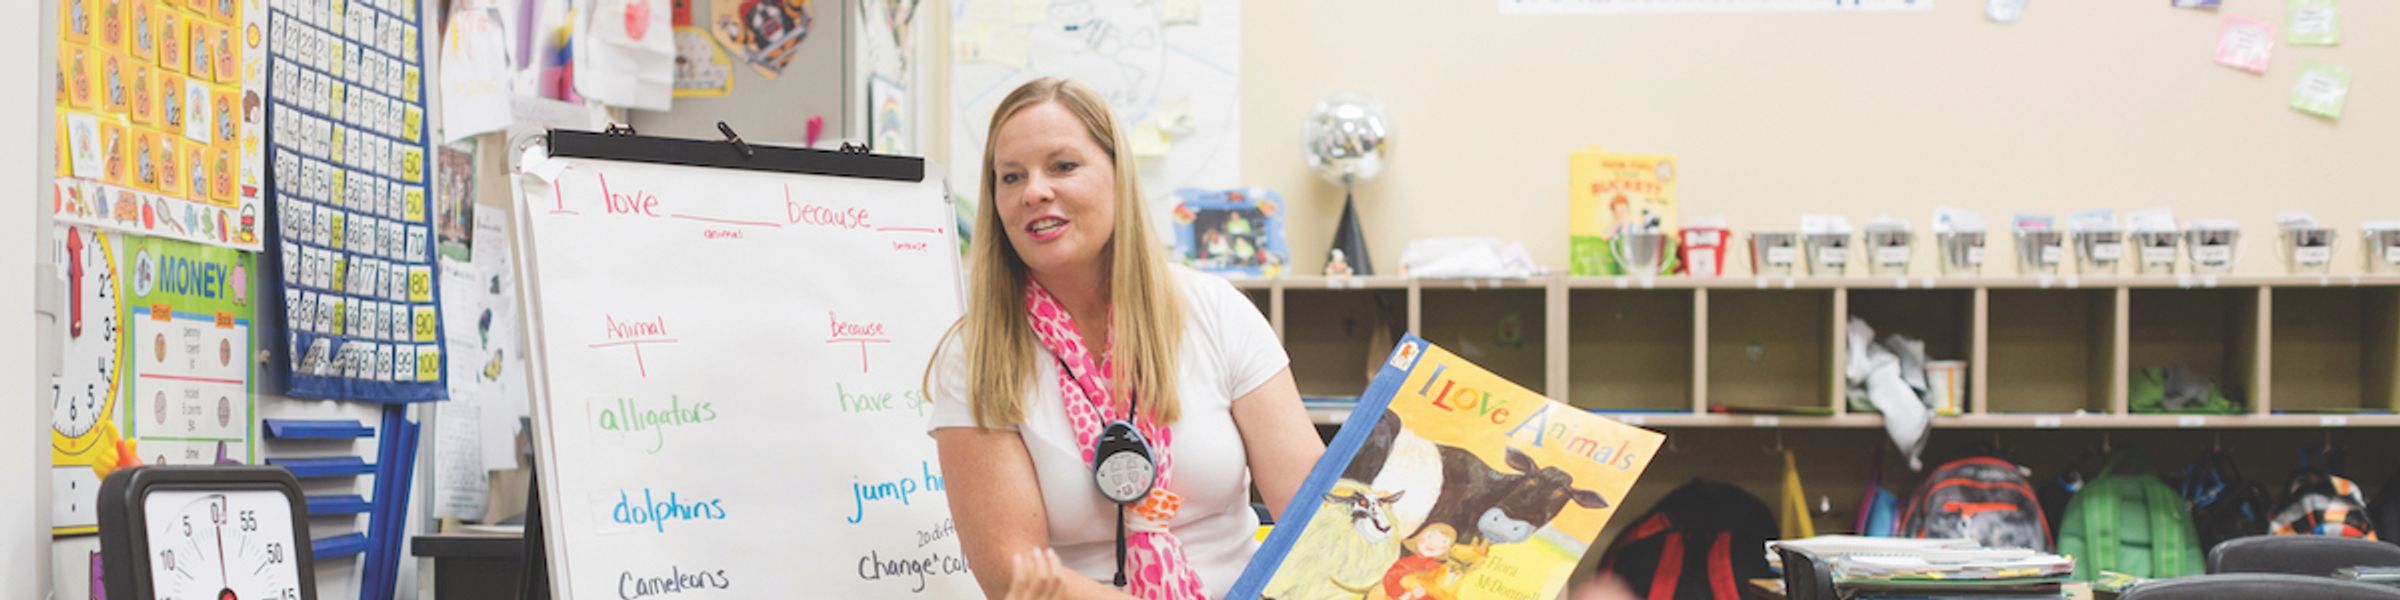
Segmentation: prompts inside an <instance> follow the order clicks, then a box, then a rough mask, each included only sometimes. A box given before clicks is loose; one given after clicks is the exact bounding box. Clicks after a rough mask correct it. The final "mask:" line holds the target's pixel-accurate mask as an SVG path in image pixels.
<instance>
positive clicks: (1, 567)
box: [0, 0, 58, 598]
mask: <svg viewBox="0 0 2400 600" xmlns="http://www.w3.org/2000/svg"><path fill="white" fill-rule="evenodd" d="M54 1H55V0H41V1H38V2H26V3H22V4H17V5H16V7H15V8H12V9H9V10H6V11H0V40H9V41H7V42H5V45H0V56H13V57H15V58H9V59H5V60H0V81H5V82H11V84H10V85H0V122H4V123H7V124H8V127H7V128H6V129H0V132H5V133H0V190H17V191H16V192H13V193H7V194H0V198H9V199H10V200H8V201H6V202H5V203H0V206H5V207H6V208H0V281H6V282H15V283H14V284H13V285H0V290H6V291H0V340H9V341H8V342H6V343H0V398H8V399H9V400H7V401H0V424H5V425H0V487H5V488H7V489H15V490H25V491H20V492H10V493H7V494H0V598H39V597H41V596H42V595H43V594H45V593H46V592H47V590H49V589H50V585H49V579H50V575H49V573H50V506H49V503H48V500H49V498H50V475H49V467H50V414H49V411H50V405H49V403H47V402H36V401H32V399H34V398H40V397H41V396H40V394H39V393H38V392H39V390H40V384H41V382H42V381H45V380H47V379H49V377H48V373H49V370H48V369H46V368H44V367H43V365H42V364H41V361H40V360H39V359H38V358H37V357H38V356H39V354H40V353H39V352H37V351H36V349H37V348H39V347H40V346H39V344H40V342H39V341H38V340H48V339H52V338H53V337H54V336H55V333H54V331H53V330H51V329H44V328H41V327H39V326H38V325H37V324H36V323H37V316H36V315H35V314H34V298H35V293H36V290H38V289H40V287H41V286H37V285H27V284H28V283H29V282H33V281H35V280H34V277H35V271H34V265H36V264H47V261H45V260H43V258H42V256H41V249H42V248H43V247H45V246H46V244H44V242H45V241H47V240H48V239H49V236H47V235H36V232H43V231H48V230H49V228H48V227H46V226H44V225H43V222H44V221H46V220H47V219H43V218H41V212H40V211H41V207H42V206H44V202H45V201H46V200H47V199H48V198H49V197H50V194H49V186H48V182H49V178H48V177H43V176H42V175H43V174H45V173H50V172H51V170H52V169H54V168H56V167H55V165H54V164H53V163H52V162H51V161H52V160H53V158H52V157H53V155H54V154H55V152H54V150H53V147H54V145H55V142H54V141H53V140H55V139H56V138H55V137H54V136H56V135H57V132H56V131H53V125H52V123H53V121H52V119H51V118H50V104H51V101H52V98H51V93H52V90H53V89H54V88H53V86H51V85H49V81H50V78H51V75H50V73H51V72H52V71H54V70H55V67H53V66H52V65H55V64H56V60H55V59H53V58H51V56H52V55H51V52H52V51H53V49H52V48H51V47H50V45H49V44H45V43H43V41H44V40H48V39H51V38H53V37H55V36H56V35H57V33H56V32H54V31H52V29H53V28H55V27H57V22H58V20H57V19H50V18H41V17H43V16H44V15H51V14H55V13H54V12H53V9H52V8H51V6H53V2H54ZM44 333H52V335H43V334H44ZM6 390H17V392H16V393H11V392H7V391H6Z"/></svg>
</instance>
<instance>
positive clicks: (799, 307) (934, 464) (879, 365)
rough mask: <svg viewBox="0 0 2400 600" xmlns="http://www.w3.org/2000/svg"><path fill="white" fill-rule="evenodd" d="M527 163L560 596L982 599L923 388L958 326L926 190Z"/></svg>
mask: <svg viewBox="0 0 2400 600" xmlns="http://www.w3.org/2000/svg"><path fill="white" fill-rule="evenodd" d="M653 139H654V138H653ZM711 149H714V148H711ZM724 151H725V152H727V153H731V152H733V151H732V149H730V148H726V149H724ZM537 152H538V151H537ZM768 154H769V152H768V149H766V148H761V149H760V152H759V155H758V156H759V157H760V158H761V159H765V158H767V157H768ZM828 154H830V153H828ZM840 158H860V159H866V158H868V157H840ZM875 158H877V159H884V158H887V157H875ZM525 170H526V172H528V173H533V174H534V175H531V176H528V177H521V178H519V180H520V182H521V183H520V185H521V188H520V192H519V193H520V194H521V198H522V201H520V202H518V203H517V206H518V208H517V210H518V213H517V221H516V222H517V225H518V231H519V233H520V235H518V236H517V238H516V239H517V242H518V245H519V246H518V248H519V252H518V254H517V256H518V257H519V259H520V260H523V261H525V262H524V264H525V268H524V273H525V277H526V286H525V289H526V290H527V303H526V306H527V309H526V313H527V319H526V323H527V325H528V327H530V329H529V330H528V331H529V333H530V335H529V336H528V340H529V341H530V342H531V343H532V344H533V348H532V350H533V352H534V353H533V355H532V358H533V360H532V361H531V363H530V364H529V365H528V366H529V367H531V368H530V370H529V372H530V373H531V374H532V375H533V379H532V387H533V390H534V392H535V394H534V396H535V402H534V421H535V433H536V435H535V440H536V441H535V443H536V445H537V450H536V452H535V454H536V455H537V456H538V459H539V460H540V463H541V464H540V468H541V472H542V477H541V479H540V483H541V485H542V486H543V489H542V490H541V498H542V501H543V502H545V503H546V504H545V505H544V507H543V509H544V512H543V515H544V517H546V519H547V520H546V521H545V523H544V527H545V528H546V529H545V533H546V535H549V536H550V538H549V539H550V542H549V544H548V548H549V556H548V560H549V561H550V573H551V580H552V581H553V582H555V583H554V584H553V585H554V586H555V589H556V590H557V593H558V597H559V598H562V599H583V600H588V599H593V598H609V599H615V598H638V597H650V596H658V595H662V594H673V593H683V594H685V595H706V596H709V597H727V598H737V597H738V598H751V597H757V598H765V597H786V596H807V597H822V598H969V597H977V596H978V594H977V593H976V591H975V588H974V578H973V575H972V573H970V572H969V571H968V565H967V561H966V557H965V555H964V554H962V553H961V552H960V550H959V547H958V542H957V537H956V536H955V534H954V532H955V528H954V527H953V526H952V524H951V522H950V512H949V509H948V506H949V500H948V495H947V493H946V492H945V491H944V490H945V488H944V485H943V477H942V470H941V463H940V461H938V460H937V459H936V457H935V453H934V447H933V441H932V439H931V438H930V437H928V436H926V435H925V420H926V417H927V413H928V411H930V410H931V406H930V405H929V403H928V402H927V401H926V399H925V397H924V394H923V392H922V391H921V389H920V385H919V384H920V376H921V375H923V374H924V369H925V364H926V362H925V361H926V358H927V357H929V356H931V355H932V352H933V349H934V347H935V345H936V344H937V343H938V341H939V340H940V339H941V336H942V334H943V332H944V331H946V330H948V328H949V326H950V324H951V323H952V322H953V321H955V320H956V319H957V318H958V315H959V313H960V302H961V300H960V296H959V287H958V286H959V275H958V266H957V251H956V250H955V249H956V248H957V245H956V244H957V238H956V237H955V232H953V231H951V230H950V226H951V223H952V219H953V217H952V213H951V211H950V209H949V207H948V206H947V204H946V203H945V202H943V200H942V191H941V184H940V182H939V180H938V179H928V180H922V181H919V180H909V181H891V180H877V179H868V178H851V177H835V176H818V175H796V174H785V173H772V172H761V171H750V170H734V169H711V168H701V167H686V166H672V165H662V164H649V163H634V162H622V161H611V160H597V159H581V158H547V157H537V158H529V159H528V160H527V164H526V167H525ZM545 174H547V175H549V178H548V179H547V180H543V179H542V178H543V177H544V176H545ZM481 254H482V253H481V252H480V251H478V252H477V255H479V256H480V255H481ZM693 592H709V594H692V593H693Z"/></svg>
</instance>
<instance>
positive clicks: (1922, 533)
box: [1900, 456, 2050, 552]
mask: <svg viewBox="0 0 2400 600" xmlns="http://www.w3.org/2000/svg"><path fill="white" fill-rule="evenodd" d="M2049 528H2050V521H2049V519H2047V518H2045V517H2043V515H2042V505H2041V502H2040V501H2039V500H2036V499H2035V497H2034V493H2033V485H2032V484H2031V483H2028V482H2026V481H2025V476H2024V475H2022V474H2020V473H2018V472H2017V465H2016V464H2015V463H2011V462H2008V461H2007V460H2003V459H1999V458H1994V457H1990V456H1974V457H1968V458H1961V459H1958V460H1954V461H1950V462H1949V463H1947V464H1944V465H1942V466H1941V468H1937V469H1934V470H1933V473H1932V474H1931V475H1927V476H1925V485H1923V486H1919V487H1918V488H1917V491H1916V492H1914V493H1911V494H1909V499H1908V509H1907V510H1904V511H1902V512H1901V513H1900V537H1908V538H1945V539H1947V538H1965V539H1971V540H1975V542H1976V543H1977V544H1980V545H1983V546H1985V547H1989V548H2030V549H2033V550H2037V551H2042V552H2048V551H2050V532H2049Z"/></svg>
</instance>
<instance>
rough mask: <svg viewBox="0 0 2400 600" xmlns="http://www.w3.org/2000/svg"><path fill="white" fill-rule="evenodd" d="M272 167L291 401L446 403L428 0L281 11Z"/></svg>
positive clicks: (290, 2) (310, 5) (319, 2)
mask: <svg viewBox="0 0 2400 600" xmlns="http://www.w3.org/2000/svg"><path fill="white" fill-rule="evenodd" d="M271 5H272V8H271V9H270V10H269V11H268V12H269V14H270V16H269V19H270V23H269V25H270V26H269V28H268V29H267V31H268V33H269V34H270V37H271V38H272V41H271V42H270V44H269V48H268V51H267V56H268V59H267V71H268V77H270V80H269V86H268V90H269V91H270V93H269V96H270V99H271V104H272V110H270V111H269V121H270V127H272V132H271V133H270V134H269V136H268V140H269V141H270V142H271V144H270V146H271V149H270V151H269V152H268V161H269V162H270V164H272V165H273V166H274V182H275V185H274V188H275V189H274V195H275V203H274V205H275V209H276V211H277V217H278V219H279V222H280V232H279V233H280V234H281V236H282V241H281V243H280V244H279V245H278V250H279V252H280V253H281V258H282V263H281V264H282V271H283V273H282V275H283V277H282V280H283V298H282V301H283V306H284V318H285V330H286V331H287V332H288V334H289V338H290V340H289V341H290V344H291V348H290V352H291V353H290V360H289V361H288V366H289V369H290V378H289V381H290V387H289V390H288V391H289V393H290V394H291V395H293V396H298V397H305V398H340V399H348V400H368V401H378V402H415V401H425V400H440V399H443V398H447V397H448V396H449V394H448V392H447V391H446V389H445V388H444V376H443V370H444V366H443V362H442V361H443V356H442V332H441V329H442V328H441V309H440V303H439V302H438V301H437V299H438V298H440V297H441V296H440V291H439V290H437V289H436V288H437V287H438V286H439V284H438V283H437V281H438V279H439V278H437V277H435V276H434V274H435V269H434V258H433V257H434V245H433V230H432V223H431V219H428V218H427V214H426V212H427V208H428V206H427V201H428V197H429V196H431V195H432V194H431V185H432V184H431V183H430V182H431V181H432V177H430V173H428V172H427V171H428V169H429V168H430V165H429V164H428V163H427V162H426V159H427V158H428V157H429V156H431V155H432V148H431V146H430V145H429V140H430V138H431V136H430V135H429V132H428V131H427V127H428V126H427V124H426V119H425V93H424V92H425V90H424V75H423V74H424V70H423V69H424V66H425V63H424V52H423V37H422V33H421V31H422V30H421V29H420V24H421V23H422V20H421V7H420V6H419V0H271Z"/></svg>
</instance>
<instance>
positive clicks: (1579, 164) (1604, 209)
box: [1567, 147, 1676, 276]
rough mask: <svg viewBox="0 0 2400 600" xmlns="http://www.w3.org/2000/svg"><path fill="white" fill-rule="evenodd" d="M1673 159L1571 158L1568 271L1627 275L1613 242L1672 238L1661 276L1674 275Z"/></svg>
mask: <svg viewBox="0 0 2400 600" xmlns="http://www.w3.org/2000/svg"><path fill="white" fill-rule="evenodd" d="M1675 179H1676V172H1675V157H1673V156H1666V155H1659V154H1616V153H1611V152H1607V151H1604V150H1601V149H1600V148H1598V147H1590V148H1585V149H1583V150H1582V151H1579V152H1575V153H1573V154H1571V155H1569V156H1568V158H1567V222H1568V226H1567V228H1568V234H1569V235H1570V236H1572V237H1571V238H1570V241H1569V244H1568V252H1569V257H1568V258H1569V260H1568V264H1569V265H1570V268H1569V270H1570V271H1571V273H1572V274H1574V275H1586V276H1590V275H1624V274H1626V272H1625V269H1624V268H1623V266H1621V265H1620V264H1619V261H1618V260H1617V258H1616V250H1615V249H1614V248H1613V247H1612V246H1611V245H1610V242H1611V241H1612V240H1614V239H1615V238H1616V237H1617V234H1619V233H1621V232H1625V231H1658V232H1661V233H1666V234H1668V236H1667V237H1668V240H1669V241H1668V244H1669V245H1668V247H1667V249H1666V250H1665V251H1664V252H1663V253H1662V255H1661V257H1660V260H1659V272H1661V273H1668V272H1673V271H1674V270H1675V253H1674V248H1673V244H1674V242H1673V240H1674V233H1675Z"/></svg>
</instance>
